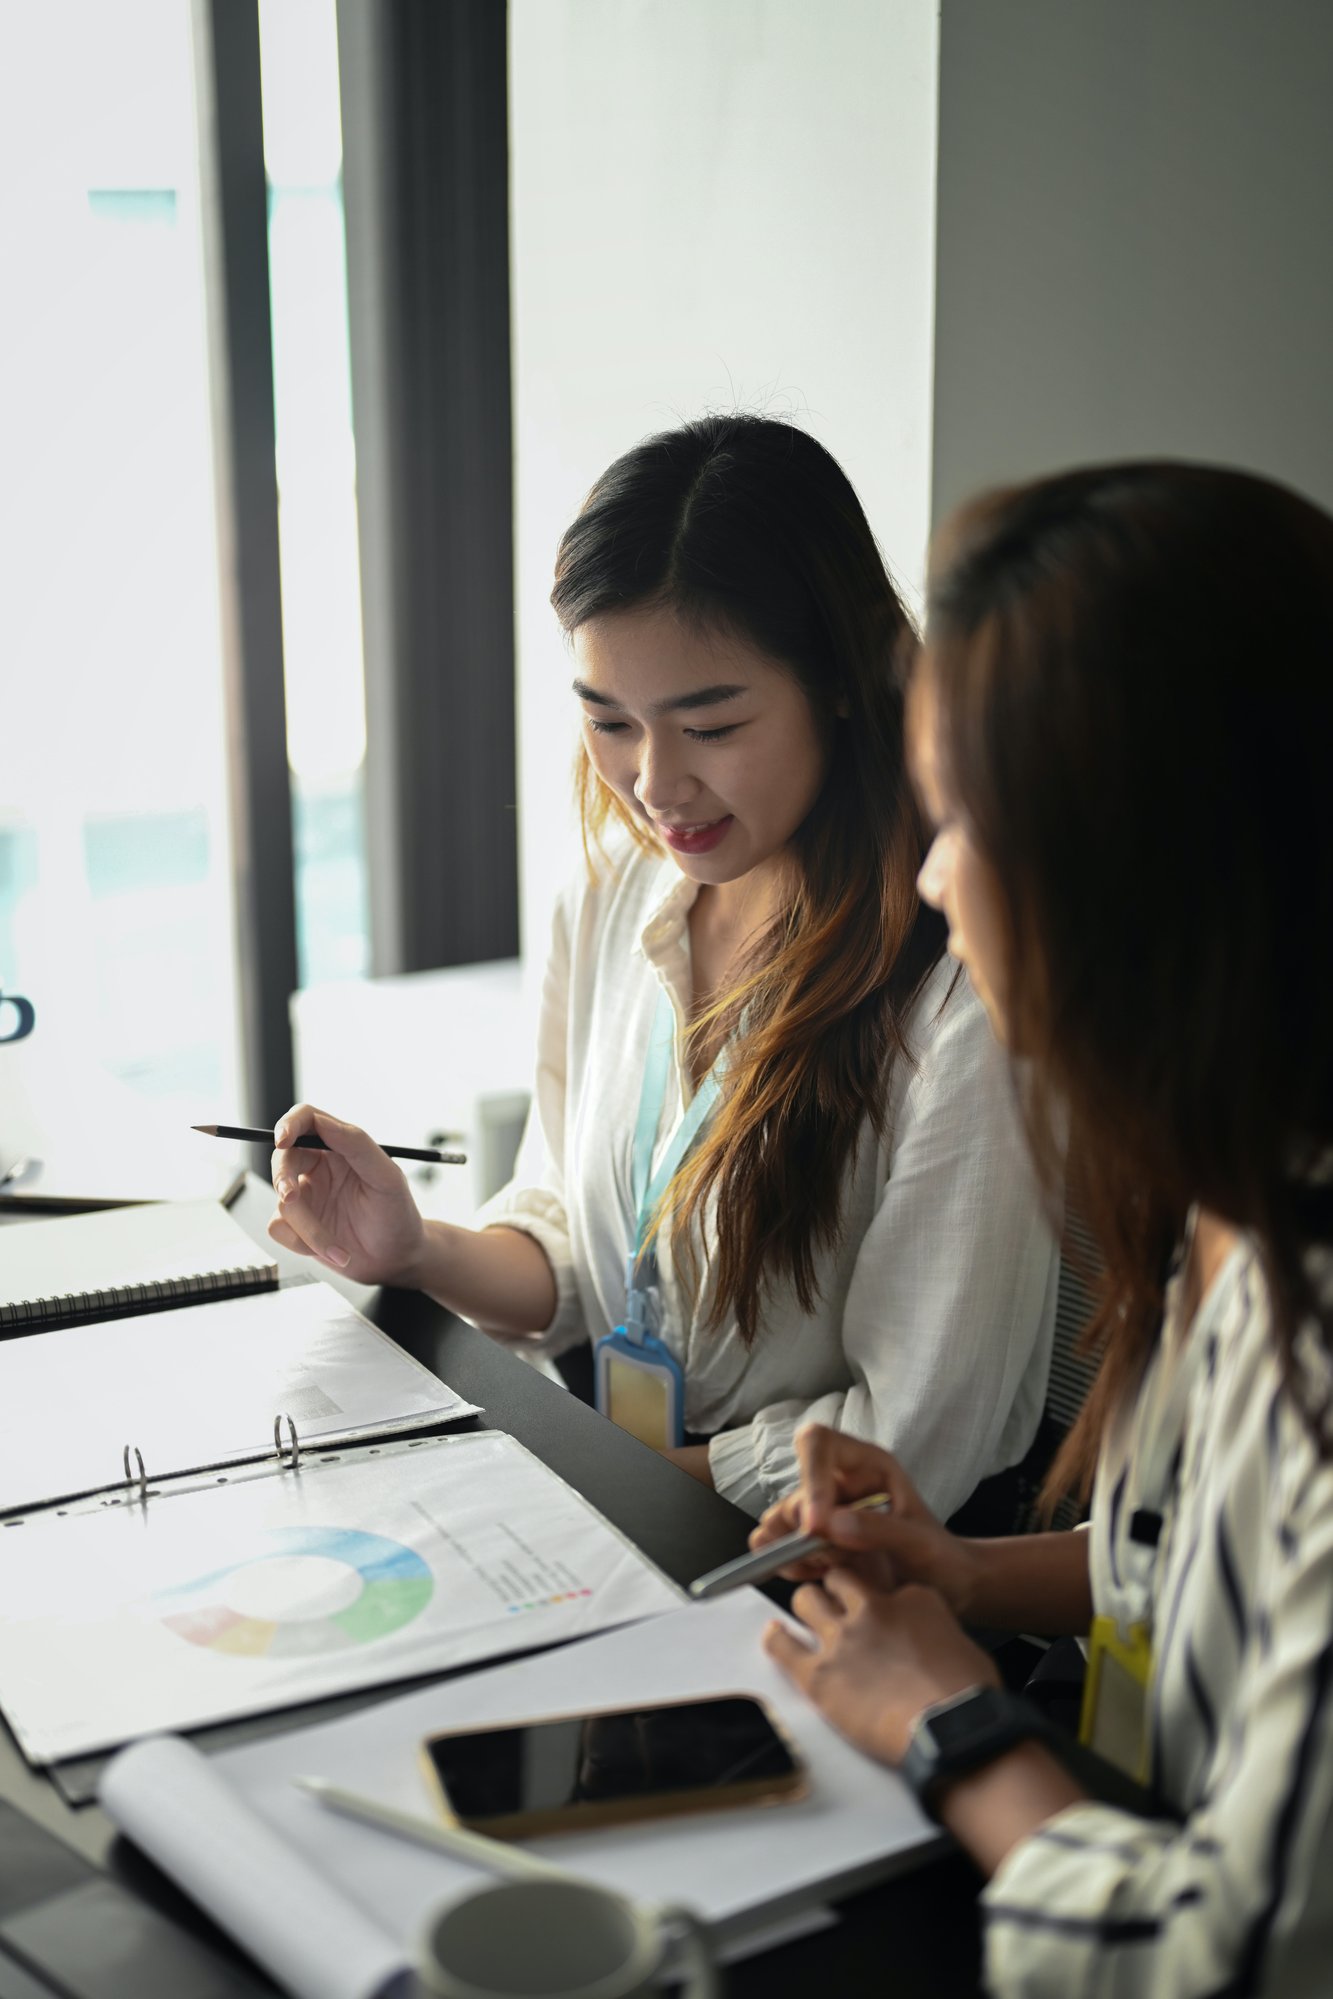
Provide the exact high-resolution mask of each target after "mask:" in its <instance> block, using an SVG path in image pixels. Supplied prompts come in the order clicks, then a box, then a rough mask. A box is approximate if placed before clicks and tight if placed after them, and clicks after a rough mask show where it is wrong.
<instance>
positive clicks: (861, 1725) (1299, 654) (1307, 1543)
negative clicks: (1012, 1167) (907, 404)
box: [754, 464, 1333, 1999]
mask: <svg viewBox="0 0 1333 1999" xmlns="http://www.w3.org/2000/svg"><path fill="white" fill-rule="evenodd" d="M911 704H912V705H911V713H912V722H913V729H912V740H913V745H914V748H913V760H914V764H915V767H916V770H917V773H918V777H919V783H920V790H921V793H922V797H923V800H924V802H925V805H926V807H927V809H928V811H929V813H930V815H931V816H932V817H933V819H934V820H935V822H936V827H937V831H936V836H935V841H934V844H933V846H932V847H931V850H930V854H929V857H928V858H927V860H926V863H925V866H924V868H923V869H922V872H921V878H920V880H921V889H922V893H923V895H924V897H925V898H926V900H927V901H929V902H931V903H932V904H934V905H935V906H936V907H937V908H939V909H941V910H942V911H943V912H944V914H945V915H946V917H947V918H948V922H949V931H950V944H951V948H952V949H953V951H954V952H955V953H956V955H957V956H958V957H959V958H960V959H961V960H962V962H963V963H964V964H966V966H967V967H968V969H969V971H970V972H971V974H972V980H973V984H974V986H975V987H976V989H977V990H978V991H979V992H980V993H981V995H982V996H983V998H984V999H985V1001H986V1004H987V1007H988V1009H989V1011H990V1013H991V1016H992V1019H993V1021H994V1024H995V1026H996V1028H997V1030H998V1033H999V1035H1000V1038H1001V1039H1002V1040H1003V1041H1004V1042H1005V1043H1007V1045H1008V1047H1009V1049H1010V1050H1011V1052H1012V1053H1013V1054H1014V1055H1015V1056H1020V1057H1021V1058H1022V1060H1023V1067H1024V1070H1025V1102H1026V1115H1027V1121H1028V1127H1029V1132H1030V1137H1031V1142H1032V1146H1033V1150H1034V1153H1035V1157H1036V1159H1037V1161H1038V1163H1039V1164H1040V1166H1041V1167H1042V1169H1043V1171H1044V1172H1045V1173H1046V1175H1047V1178H1048V1180H1049V1179H1052V1178H1053V1177H1054V1175H1055V1173H1056V1171H1057V1166H1056V1162H1057V1160H1058V1158H1059V1155H1060V1146H1059V1145H1058V1144H1057V1143H1056V1135H1057V1134H1058V1135H1059V1136H1060V1137H1063V1135H1064V1134H1065V1133H1066V1131H1068V1133H1069V1134H1070V1145H1071V1154H1070V1156H1071V1157H1072V1158H1074V1159H1076V1160H1078V1161H1079V1162H1080V1168H1081V1172H1080V1179H1081V1187H1080V1205H1081V1207H1082V1209H1083V1211H1084V1213H1085V1214H1086V1215H1087V1217H1088V1219H1089V1220H1090V1221H1091V1223H1092V1224H1093V1225H1094V1228H1095V1233H1096V1235H1097V1238H1098V1241H1099V1244H1100V1247H1101V1250H1102V1253H1103V1256H1104V1259H1105V1273H1104V1277H1103V1279H1102V1290H1101V1298H1100V1306H1099V1310H1098V1312H1097V1315H1096V1317H1095V1319H1094V1322H1093V1325H1092V1328H1091V1337H1092V1340H1093V1341H1094V1343H1095V1344H1096V1345H1097V1346H1099V1347H1100V1350H1101V1352H1102V1356H1103V1358H1102V1365H1101V1372H1100V1375H1099V1378H1098V1381H1097V1385H1096V1388H1095V1390H1094V1393H1093V1395H1092V1397H1091V1399H1090V1401H1089V1402H1088V1404H1087V1406H1086V1408H1085V1410H1084V1412H1083V1416H1082V1419H1081V1421H1080V1422H1079V1424H1078V1425H1077V1427H1076V1428H1075V1429H1074V1431H1073V1432H1072V1433H1071V1435H1070V1437H1069V1439H1068V1441H1067V1444H1066V1447H1065V1449H1064V1452H1063V1454H1062V1455H1061V1457H1060V1458H1059V1459H1058V1460H1057V1462H1056V1463H1055V1465H1054V1466H1053V1467H1052V1471H1051V1475H1050V1481H1049V1486H1048V1496H1050V1497H1052V1498H1054V1497H1055V1496H1057V1495H1058V1494H1059V1493H1061V1492H1062V1491H1064V1490H1065V1489H1066V1488H1067V1487H1069V1486H1070V1485H1073V1486H1075V1487H1076V1488H1081V1489H1082V1490H1084V1492H1085V1493H1086V1491H1087V1488H1088V1485H1089V1482H1092V1507H1091V1521H1090V1527H1089V1530H1088V1531H1087V1532H1086V1533H1078V1532H1076V1533H1065V1534H1058V1533H1050V1534H1041V1535H1032V1536H1028V1537H1024V1538H1020V1539H1014V1540H1000V1541H995V1542H991V1543H981V1542H976V1541H967V1540H964V1539H960V1538H959V1537H958V1536H956V1535H951V1534H949V1533H948V1532H947V1531H946V1530H945V1529H944V1528H943V1527H942V1526H940V1525H939V1523H938V1522H937V1521H936V1520H935V1519H934V1518H933V1516H932V1514H931V1512H930V1510H929V1509H928V1508H927V1507H926V1505H925V1504H924V1503H923V1502H922V1500H921V1498H920V1496H919V1494H918V1492H917V1490H916V1488H915V1486H914V1483H913V1481H912V1480H911V1479H909V1478H907V1477H906V1476H905V1475H904V1473H903V1470H902V1467H901V1466H900V1465H899V1463H898V1462H897V1461H896V1460H895V1459H894V1458H892V1457H890V1456H888V1455H886V1454H885V1453H884V1452H882V1451H880V1450H877V1449H876V1448H874V1447H873V1446H871V1445H867V1444H864V1443H859V1442H857V1441H855V1440H853V1439H849V1438H847V1437H842V1436H837V1435H834V1434H833V1433H832V1432H830V1431H827V1430H810V1431H807V1432H805V1433H804V1434H803V1436H802V1437H801V1438H800V1440H799V1443H798V1448H799V1452H800V1455H801V1458H802V1465H803V1477H802V1486H801V1490H800V1492H799V1493H798V1494H796V1495H795V1496H794V1497H792V1498H791V1499H790V1500H788V1501H787V1502H784V1503H783V1504H781V1505H779V1506H778V1507H776V1508H774V1509H773V1510H772V1511H771V1512H770V1514H769V1515H768V1516H766V1518H765V1520H764V1521H763V1522H762V1523H761V1525H760V1527H759V1528H758V1529H757V1530H756V1533H755V1537H754V1538H755V1539H756V1541H757V1542H760V1543H762V1542H766V1541H768V1540H770V1539H772V1538H774V1537H775V1536H776V1535H778V1534H780V1533H782V1532H784V1531H787V1530H788V1529H790V1528H791V1527H793V1526H795V1525H796V1524H798V1523H800V1524H803V1525H806V1526H808V1527H811V1528H813V1529H815V1530H816V1531H821V1532H826V1533H827V1534H828V1535H829V1537H830V1538H831V1539H832V1540H833V1541H834V1542H835V1543H836V1544H837V1545H838V1548H839V1549H840V1550H841V1551H845V1552H840V1553H838V1554H837V1555H834V1556H831V1557H829V1558H828V1559H827V1560H821V1561H820V1562H818V1563H813V1564H808V1565H806V1566H805V1568H804V1569H803V1570H802V1571H801V1572H800V1573H801V1574H802V1575H804V1576H806V1577H812V1576H813V1577H814V1578H815V1580H813V1581H811V1582H810V1583H809V1585H808V1586H807V1587H804V1588H802V1589H801V1590H799V1591H798V1592H797V1594H796V1597H795V1607H796V1610H797V1612H798V1613H799V1615H800V1616H801V1617H802V1618H803V1619H804V1620H805V1622H806V1624H807V1625H808V1627H809V1632H810V1644H809V1646H808V1647H807V1646H804V1645H802V1644H801V1643H800V1642H799V1641H798V1639H797V1638H796V1637H794V1636H793V1635H792V1634H791V1633H790V1632H789V1631H788V1630H786V1629H785V1628H783V1627H779V1626H774V1627H773V1628H772V1629H771V1630H770V1633H769V1637H768V1643H769V1646H770V1649H771V1650H772V1652H773V1653H774V1654H775V1656H776V1657H777V1658H778V1659H779V1660H780V1661H781V1662H782V1663H783V1664H784V1665H785V1666H786V1668H787V1669H788V1670H789V1671H790V1672H791V1673H792V1674H793V1676H794V1677H795V1678H796V1679H797V1680H798V1681H799V1682H800V1683H801V1684H802V1685H803V1686H805V1688H806V1689H807V1691H808V1692H809V1693H810V1694H811V1696H812V1697H813V1698H814V1699H815V1700H816V1701H817V1702H818V1703H819V1705H820V1706H821V1707H822V1708H823V1710H824V1711H825V1713H826V1714H827V1715H828V1716H829V1718H830V1719H831V1720H832V1721H833V1722H834V1723H835V1724H836V1725H837V1726H838V1727H839V1728H841V1729H842V1730H843V1731H844V1733H846V1734H847V1735H848V1736H850V1737H851V1738H852V1739H853V1740H854V1741H856V1742H858V1743H860V1744H861V1745H862V1746H863V1747H864V1748H865V1749H867V1750H868V1751H869V1752H870V1753H871V1754H873V1755H876V1756H879V1757H881V1758H883V1759H884V1760H885V1761H887V1762H889V1763H893V1764H901V1765H902V1766H903V1768H904V1770H905V1773H906V1774H907V1775H908V1777H909V1779H910V1780H911V1781H913V1782H915V1783H916V1785H917V1787H918V1789H919V1790H920V1791H921V1793H922V1795H923V1796H924V1797H925V1799H926V1801H927V1802H928V1804H929V1806H930V1807H931V1809H933V1810H934V1811H935V1812H936V1813H937V1815H938V1816H939V1817H940V1818H941V1819H942V1820H943V1821H944V1823H945V1824H946V1825H948V1826H949V1827H950V1828H951V1830H952V1831H953V1832H954V1833H955V1835H956V1836H957V1838H958V1839H959V1840H960V1841H961V1843H962V1844H963V1845H964V1846H966V1847H967V1848H968V1849H969V1850H970V1851H971V1852H972V1854H973V1855H974V1856H975V1858H976V1859H977V1860H978V1862H979V1863H980V1865H981V1866H982V1868H983V1869H984V1870H985V1872H986V1873H987V1874H988V1875H990V1876H991V1879H990V1882H989V1886H988V1887H987V1889H986V1891H985V1896H984V1900H983V1911H984V1916H985V1924H986V1953H987V1975H988V1983H989V1986H990V1988H991V1989H992V1990H994V1991H995V1992H997V1993H1002V1994H1005V1995H1013V1994H1025V1995H1038V1994H1041V1995H1051V1999H1074V1995H1079V1994H1089V1993H1094V1992H1095V1993H1097V1994H1098V1995H1105V1996H1106V1999H1115V1995H1125V1999H1131V1996H1132V1999H1163V1995H1168V1994H1169V1995H1182V1999H1183V1995H1189V1994H1205V1993H1207V1994H1223V1993H1226V1994H1237V1995H1239V1994H1241V1993H1256V1992H1264V1993H1273V1994H1282V1995H1310V1999H1314V1995H1315V1994H1323V1993H1326V1992H1327V1991H1328V1990H1329V1982H1330V1967H1331V1966H1333V1897H1331V1896H1330V1894H1329V1883H1330V1880H1333V1429H1331V1418H1333V1399H1331V1398H1333V1032H1330V1025H1329V994H1330V992H1331V991H1333V836H1331V835H1330V823H1329V810H1328V755H1329V745H1330V743H1333V520H1331V519H1330V518H1329V516H1328V515H1326V514H1324V513H1322V512H1320V511H1319V509H1317V508H1316V507H1314V506H1312V505H1310V504H1309V503H1308V502H1307V501H1305V500H1302V499H1300V498H1298V497H1297V496H1296V495H1295V494H1293V493H1291V492H1288V491H1285V490H1283V489H1282V488H1280V487H1278V486H1275V485H1272V484H1270V483H1268V482H1267V481H1265V480H1262V479H1259V478H1256V477H1252V476H1249V475H1246V474H1241V473H1236V472H1227V471H1220V470H1212V469H1209V468H1205V467H1199V466H1186V465H1175V464H1143V465H1113V466H1110V467H1107V468H1103V469H1093V470H1089V471H1081V472H1073V473H1069V474H1067V475H1065V476H1063V477H1058V478H1053V479H1048V480H1044V481H1042V482H1040V483H1038V484H1035V485H1031V486H1025V487H1021V488H1019V489H1017V490H1014V491H1009V492H1002V493H998V494H994V495H991V496H990V497H988V498H985V499H983V500H980V501H978V502H976V503H974V504H973V505H972V506H970V507H967V508H965V509H964V510H963V511H962V513H961V514H960V515H959V516H958V517H957V518H955V520H954V521H953V522H952V523H950V524H949V525H948V526H947V527H946V528H945V530H944V532H943V534H942V536H941V537H940V541H939V544H938V546H937V551H936V556H935V562H934V573H933V578H932V582H931V586H930V596H929V610H928V621H927V631H926V639H925V645H924V649H923V651H922V653H921V656H920V659H919V661H918V664H917V667H916V671H915V675H914V681H913V693H912V697H911ZM1094 1468H1095V1477H1094ZM885 1485H887V1486H888V1488H889V1489H890V1491H891V1493H892V1498H893V1512H892V1515H891V1516H889V1517H885V1518H882V1519H876V1520H874V1521H872V1520H871V1519H870V1517H869V1516H866V1515H856V1514H852V1513H849V1512H848V1511H847V1510H846V1507H845V1502H846V1501H848V1500H849V1499H851V1498H853V1497H855V1496H856V1495H858V1494H860V1493H865V1492H870V1491H874V1490H877V1489H879V1488H880V1487H882V1486H885ZM960 1619H966V1620H968V1621H970V1622H973V1623H976V1624H980V1625H984V1626H988V1627H990V1628H992V1629H996V1628H998V1629H1016V1630H1025V1631H1044V1632H1051V1633H1056V1632H1066V1633H1076V1634H1079V1635H1086V1636H1087V1639H1088V1649H1089V1659H1088V1685H1087V1691H1086V1695H1085V1702H1084V1710H1083V1734H1084V1739H1085V1741H1086V1742H1087V1743H1088V1744H1090V1746H1091V1747H1092V1748H1094V1749H1097V1750H1100V1751H1101V1752H1102V1755H1103V1756H1104V1757H1105V1758H1107V1759H1109V1760H1110V1761H1111V1762H1113V1763H1116V1764H1118V1765H1119V1766H1120V1767H1121V1769H1122V1770H1124V1771H1125V1772H1126V1773H1127V1774H1129V1775H1132V1776H1135V1777H1137V1778H1139V1779H1140V1780H1141V1782H1142V1783H1143V1784H1144V1785H1146V1787H1147V1788H1148V1791H1149V1792H1150V1794H1151V1797H1152V1804H1151V1807H1150V1813H1149V1816H1147V1817H1139V1816H1133V1815H1131V1813H1130V1812H1128V1811H1125V1810H1121V1809H1117V1808H1113V1807H1112V1806H1111V1805H1109V1804H1106V1803H1100V1804H1098V1803H1093V1802H1092V1801H1091V1800H1090V1799H1089V1798H1088V1797H1087V1796H1086V1795H1085V1793H1084V1792H1083V1790H1082V1789H1081V1787H1080V1784H1079V1783H1078V1782H1077V1781H1076V1780H1075V1778H1074V1777H1073V1776H1071V1775H1070V1774H1068V1771H1067V1769H1066V1767H1065V1766H1064V1765H1062V1763H1061V1761H1060V1760H1059V1758H1058V1757H1057V1755H1056V1754H1055V1753H1053V1749H1052V1747H1051V1746H1050V1745H1049V1744H1048V1743H1046V1742H1044V1741H1043V1740H1042V1739H1040V1736H1039V1735H1037V1736H1036V1737H1034V1734H1033V1730H1034V1716H1033V1711H1032V1710H1030V1709H1028V1708H1027V1707H1026V1705H1025V1704H1024V1703H1021V1702H1017V1701H1014V1700H1011V1699H1010V1698H1009V1697H1008V1696H1006V1695H1004V1694H1002V1693H1001V1692H999V1691H998V1690H997V1676H996V1674H995V1671H994V1667H993V1664H992V1661H991V1659H990V1658H989V1656H988V1655H987V1654H986V1653H985V1652H983V1651H981V1650H980V1649H979V1648H978V1647H977V1646H976V1645H974V1644H973V1643H972V1641H971V1640H970V1639H969V1638H968V1637H967V1636H966V1635H965V1633H964V1631H963V1629H962V1627H961V1624H960V1622H959V1620H960Z"/></svg>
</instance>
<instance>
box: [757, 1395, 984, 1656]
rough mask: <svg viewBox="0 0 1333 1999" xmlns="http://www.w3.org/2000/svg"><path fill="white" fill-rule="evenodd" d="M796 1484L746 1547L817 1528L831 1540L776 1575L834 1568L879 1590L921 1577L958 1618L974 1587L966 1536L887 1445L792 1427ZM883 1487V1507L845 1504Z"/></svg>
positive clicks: (813, 1574) (805, 1575) (814, 1575)
mask: <svg viewBox="0 0 1333 1999" xmlns="http://www.w3.org/2000/svg"><path fill="white" fill-rule="evenodd" d="M796 1456H797V1461H798V1463H799V1465H800V1470H801V1482H800V1484H799V1485H798V1486H797V1488H796V1489H795V1491H794V1492H790V1493H788V1494H787V1496H786V1498H785V1499H780V1500H778V1502H777V1503H776V1505H774V1506H770V1507H769V1509H768V1511H767V1512H766V1513H765V1514H764V1515H763V1516H762V1518H761V1519H760V1522H759V1525H758V1526H757V1527H756V1528H755V1529H754V1532H753V1533H752V1534H751V1536H750V1546H751V1547H752V1548H756V1549H757V1548H764V1547H767V1546H768V1544H769V1542H770V1541H776V1540H779V1539H780V1538H781V1537H782V1536H783V1535H784V1534H819V1535H822V1537H823V1538H824V1539H825V1540H826V1541H828V1542H830V1543H831V1544H832V1549H833V1550H836V1552H832V1551H831V1552H830V1553H828V1554H824V1555H811V1556H808V1557H807V1558H806V1559H805V1561H803V1562H796V1563H793V1564H792V1565H791V1566H790V1567H788V1568H785V1569H783V1571H782V1574H783V1575H784V1576H786V1577H787V1578H788V1579H789V1580H790V1581H793V1582H810V1581H815V1580H817V1579H818V1578H819V1577H820V1576H823V1575H825V1574H827V1572H828V1571H829V1570H830V1569H831V1568H834V1567H837V1568H842V1569H852V1570H854V1571H856V1572H857V1573H858V1574H860V1575H861V1576H862V1578H863V1579H864V1580H865V1581H866V1582H868V1583H871V1584H872V1585H875V1586H877V1587H879V1588H880V1589H896V1588H898V1586H899V1585H900V1584H902V1583H925V1584H927V1585H929V1587H930V1588H932V1589H935V1590H938V1592H939V1594H940V1595H941V1596H942V1597H943V1598H944V1600H945V1602H946V1603H947V1604H948V1606H949V1608H950V1609H951V1610H952V1611H953V1613H954V1615H955V1617H960V1618H961V1617H965V1616H966V1614H967V1610H968V1605H969V1601H970V1598H971V1595H972V1590H973V1585H974V1574H973V1571H974V1568H975V1557H974V1555H973V1553H972V1549H971V1546H970V1544H969V1543H968V1542H966V1541H963V1540H960V1539H959V1538H958V1536H957V1535H956V1534H951V1533H950V1532H949V1530H948V1528H947V1527H945V1526H943V1525H942V1524H941V1522H940V1521H938V1520H937V1519H936V1518H935V1515H934V1514H933V1513H932V1512H931V1510H930V1508H929V1507H928V1506H927V1505H926V1503H925V1501H924V1500H923V1499H922V1497H921V1495H920V1493H919V1492H918V1491H917V1489H916V1487H915V1486H914V1485H913V1484H912V1481H911V1479H910V1478H909V1477H908V1476H907V1473H906V1472H905V1471H904V1470H903V1468H902V1466H901V1465H900V1464H899V1462H898V1460H897V1458H895V1457H894V1456H893V1454H892V1452H891V1451H885V1450H881V1448H880V1447H879V1445H878V1444H869V1443H866V1442H864V1441H863V1440H862V1439H861V1438H859V1437H851V1436H848V1435H846V1434H845V1432H843V1431H841V1430H830V1429H827V1428H826V1427H825V1426H824V1425H823V1424H822V1423H810V1424H807V1425H806V1427H805V1428H804V1429H803V1430H798V1431H797V1433H796ZM874 1492H887V1493H888V1495H889V1498H890V1500H891V1502H892V1504H891V1506H890V1507H888V1508H886V1509H884V1510H883V1511H874V1512H865V1513H854V1512H852V1510H851V1508H850V1505H849V1502H850V1501H851V1500H854V1499H864V1498H866V1497H867V1496H868V1495H869V1494H870V1493H874Z"/></svg>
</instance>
